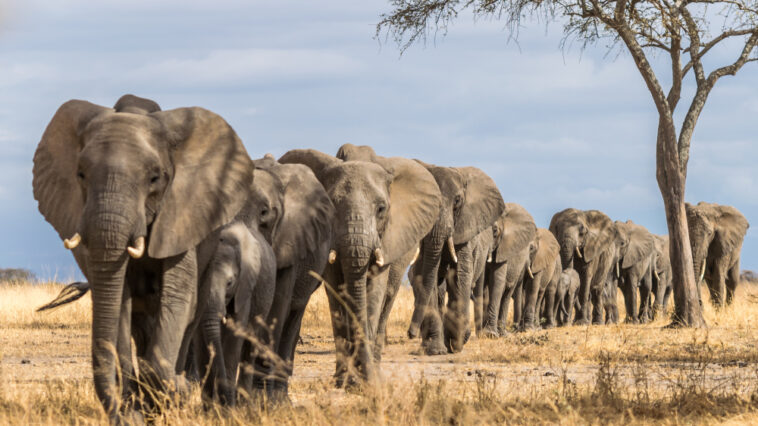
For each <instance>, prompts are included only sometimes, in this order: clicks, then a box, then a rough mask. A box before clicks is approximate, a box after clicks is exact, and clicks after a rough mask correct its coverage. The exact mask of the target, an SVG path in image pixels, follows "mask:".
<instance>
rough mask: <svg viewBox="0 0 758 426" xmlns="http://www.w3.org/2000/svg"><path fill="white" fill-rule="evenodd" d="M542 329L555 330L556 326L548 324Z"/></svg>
mask: <svg viewBox="0 0 758 426" xmlns="http://www.w3.org/2000/svg"><path fill="white" fill-rule="evenodd" d="M542 328H543V329H545V330H549V329H551V328H555V324H553V323H550V322H548V323H545V325H543V326H542Z"/></svg>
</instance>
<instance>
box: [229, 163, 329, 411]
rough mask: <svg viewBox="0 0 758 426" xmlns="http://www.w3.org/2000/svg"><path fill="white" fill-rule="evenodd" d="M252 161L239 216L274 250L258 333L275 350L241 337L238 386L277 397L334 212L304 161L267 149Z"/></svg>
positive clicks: (284, 389) (285, 384)
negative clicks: (272, 286) (283, 159)
mask: <svg viewBox="0 0 758 426" xmlns="http://www.w3.org/2000/svg"><path fill="white" fill-rule="evenodd" d="M254 163H255V171H254V186H253V187H252V188H251V191H252V195H251V198H250V200H248V202H247V203H246V205H245V207H244V208H243V210H242V211H241V212H240V214H239V219H240V220H241V221H242V223H244V224H245V225H246V226H247V228H248V229H249V230H250V231H251V232H260V234H261V235H262V236H263V238H264V239H265V241H267V242H268V243H269V244H270V245H271V247H272V249H273V251H274V257H275V259H276V291H275V293H274V299H273V302H272V305H271V309H270V310H269V314H268V316H267V317H266V319H265V326H266V327H265V328H266V329H265V330H264V331H265V332H261V331H260V330H258V332H259V337H258V338H259V340H260V344H263V345H268V346H270V348H271V350H272V351H273V353H274V354H276V356H275V357H273V359H272V356H271V355H269V356H266V351H264V350H262V348H260V347H256V346H255V345H253V344H252V342H250V341H249V340H248V341H245V343H244V346H243V352H242V359H243V361H245V362H246V363H251V364H253V365H252V367H253V369H252V371H250V370H249V369H244V370H242V371H240V378H239V387H240V388H242V389H244V390H245V391H246V392H247V393H248V394H249V395H254V394H255V393H257V392H259V391H261V390H265V391H266V392H267V396H268V397H269V399H271V400H273V401H275V402H276V401H282V400H286V399H287V398H288V392H289V377H290V376H291V375H292V366H293V363H294V359H295V346H296V344H297V340H298V338H299V337H300V326H301V324H302V319H303V314H304V313H305V308H306V306H307V305H308V302H309V300H310V297H311V295H312V294H313V292H315V291H316V289H317V288H318V287H319V286H320V285H321V281H320V280H319V279H318V278H316V277H314V276H313V273H314V272H315V273H316V274H321V273H322V272H323V271H324V268H325V267H326V264H327V260H328V258H329V250H330V248H331V244H332V232H333V229H334V220H335V213H336V212H335V208H334V205H333V204H332V201H331V200H330V198H329V195H328V194H327V192H326V190H325V189H324V187H323V186H322V185H321V182H319V180H318V179H317V178H316V175H315V174H314V173H313V171H312V170H311V169H310V168H309V167H307V166H304V165H302V164H282V163H279V162H277V161H276V160H275V159H274V158H273V156H270V155H266V156H265V157H264V158H261V159H258V160H255V161H254ZM277 357H278V358H277Z"/></svg>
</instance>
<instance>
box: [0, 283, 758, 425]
mask: <svg viewBox="0 0 758 426" xmlns="http://www.w3.org/2000/svg"><path fill="white" fill-rule="evenodd" d="M59 289H60V286H58V285H46V286H34V287H32V286H6V287H4V288H2V289H0V354H2V361H1V362H0V423H3V422H4V421H9V422H13V423H27V422H29V421H39V422H43V423H45V422H51V421H52V423H58V421H57V420H60V421H63V422H80V421H81V422H84V423H90V422H94V423H98V422H102V421H103V418H102V415H101V413H100V411H99V407H98V404H97V401H96V400H95V398H94V395H93V392H92V390H93V389H92V384H91V375H92V373H91V365H90V355H89V350H90V348H89V343H90V331H89V321H90V319H89V318H90V316H89V309H90V301H89V299H88V298H85V299H82V300H80V301H78V302H76V303H75V304H73V305H70V306H67V307H64V308H60V309H59V310H57V311H55V312H53V313H50V314H36V313H34V312H33V308H34V307H36V306H38V305H41V304H42V303H44V302H45V301H47V300H48V299H50V298H51V297H53V296H54V295H55V294H56V293H57V291H58V290H59ZM322 292H323V289H319V290H318V292H317V294H316V295H315V296H314V300H313V302H312V304H311V305H310V306H309V309H308V312H307V313H306V316H305V319H304V327H303V330H302V333H301V334H302V344H301V345H299V346H298V351H297V355H296V360H295V373H294V377H293V378H292V382H291V383H292V384H291V394H292V395H291V396H292V400H293V406H294V407H295V411H293V412H291V413H290V414H289V415H286V416H285V417H284V418H283V419H284V422H285V423H286V422H291V421H294V422H295V423H298V422H300V421H306V422H313V423H324V422H325V423H334V422H335V421H337V420H338V419H339V418H342V419H343V420H345V418H344V417H343V416H345V415H346V414H344V412H340V413H339V414H334V410H335V408H334V407H352V409H356V410H354V411H350V410H348V411H350V412H353V413H354V417H349V416H348V417H347V419H348V420H347V422H348V423H355V422H357V423H363V422H366V421H369V422H373V421H374V420H376V421H379V422H382V423H395V422H404V421H406V420H407V421H410V422H418V423H435V422H437V421H452V420H455V421H458V420H460V419H465V418H469V419H473V420H474V421H476V422H483V423H489V422H497V421H502V420H517V421H521V422H524V421H525V422H527V423H531V422H533V421H536V422H553V421H559V422H561V421H564V422H569V423H573V422H589V423H593V422H596V421H599V420H600V419H603V418H604V417H605V421H607V422H621V423H627V422H629V421H630V419H634V421H641V422H643V423H647V422H668V421H673V422H679V421H683V420H684V421H687V422H693V421H694V422H699V421H703V422H707V423H710V422H721V421H733V422H743V421H744V422H750V421H752V420H755V419H758V416H756V415H755V414H753V413H754V412H755V411H756V410H758V406H756V404H755V403H754V401H755V400H756V399H758V398H756V397H755V395H758V394H756V393H755V389H756V385H757V384H758V341H756V339H755V335H754V332H753V330H754V326H755V325H758V304H756V302H757V301H758V289H755V288H753V287H751V286H742V287H741V288H740V291H739V294H738V297H737V302H736V303H735V305H734V306H732V307H729V308H727V309H725V310H723V311H721V312H715V311H714V310H713V309H712V308H710V307H708V308H707V310H706V317H707V321H708V323H709V328H708V329H704V330H670V329H663V326H664V325H665V324H666V323H667V321H666V319H665V318H660V319H658V320H657V321H656V322H654V323H652V324H646V325H625V324H624V325H616V326H602V327H599V326H590V327H586V326H583V327H567V328H557V329H553V330H544V331H536V332H528V333H514V334H512V335H510V336H508V337H505V338H501V339H497V340H481V339H476V338H475V337H474V338H472V341H470V342H469V343H468V344H467V345H466V347H465V349H464V351H463V352H462V353H460V354H455V355H445V356H436V357H427V356H423V355H421V354H420V351H419V342H418V341H411V340H408V339H407V338H406V337H405V330H406V328H407V324H408V321H409V318H410V314H411V310H412V307H413V302H412V294H411V292H410V291H409V290H403V291H402V292H401V294H400V295H399V298H398V303H397V305H396V309H395V310H394V312H393V316H392V318H391V320H390V324H389V327H388V330H389V345H387V347H386V348H385V352H384V358H383V362H382V366H381V369H382V375H383V378H384V382H383V383H384V384H383V385H381V386H380V392H379V394H381V397H376V396H371V397H369V396H366V395H360V394H356V393H349V394H348V393H345V392H344V391H342V390H337V389H334V388H333V386H332V383H331V375H332V373H333V371H334V343H333V340H332V338H331V327H330V324H329V319H328V318H329V317H328V309H327V304H326V300H325V297H324V295H323V293H322ZM620 306H623V304H620ZM622 310H623V308H622ZM61 393H66V394H69V395H67V397H69V398H75V399H76V401H75V402H72V401H71V400H69V399H66V398H61V399H60V400H56V399H55V398H52V395H56V397H60V394H61ZM443 396H444V398H443ZM377 398H379V399H377ZM435 398H437V399H438V401H437V404H442V405H443V406H444V407H445V412H446V413H447V414H440V413H436V412H434V413H433V414H428V415H427V414H419V410H418V408H419V407H426V406H434V401H435ZM451 398H452V399H451ZM439 400H441V401H445V402H444V403H442V402H440V401H439ZM690 400H691V401H698V402H697V404H696V405H694V406H688V404H689V402H688V401H690ZM724 400H726V401H728V403H725V402H724ZM40 401H52V402H50V404H51V405H50V406H49V407H47V408H44V409H40V408H39V407H38V405H39V404H40ZM56 401H57V402H56ZM366 401H369V402H370V401H373V402H370V403H368V406H366V404H367V402H366ZM377 401H379V402H377ZM448 402H449V404H448ZM72 404H73V405H74V406H75V407H71V405H72ZM193 404H194V405H191V407H195V408H194V410H200V412H201V413H203V416H206V417H207V416H210V417H209V419H210V420H209V422H210V423H216V422H217V421H218V420H219V418H217V417H214V416H213V415H212V413H211V414H209V413H208V412H203V411H202V410H201V409H199V408H197V406H199V404H198V403H197V402H195V403H193ZM382 404H386V407H385V405H382ZM405 404H410V405H409V406H408V407H405ZM456 404H461V405H460V409H459V410H458V411H456V409H455V407H456ZM470 404H473V405H471V406H469V405H470ZM477 404H478V405H477ZM482 404H484V405H482ZM487 404H490V405H487ZM645 404H647V405H645ZM666 404H668V405H666ZM671 404H674V405H671ZM682 404H684V405H682ZM43 405H44V404H43ZM375 405H378V406H379V407H380V408H376V407H375ZM448 405H449V406H450V407H452V408H449V407H448ZM725 405H728V407H731V408H728V409H727V408H725V407H724V406H725ZM76 407H79V408H78V409H77V408H76ZM381 407H384V408H381ZM397 407H405V408H402V409H401V408H397ZM493 407H496V408H497V409H493ZM602 407H605V408H602ZM645 407H647V408H645ZM667 407H668V408H667ZM600 408H602V409H601V411H599V412H598V411H597V410H598V409H600ZM340 409H342V408H340ZM374 409H376V410H378V411H377V413H379V414H381V416H379V417H376V418H375V417H374V416H373V415H371V416H369V415H368V414H367V413H371V412H372V410H374ZM60 410H63V412H60ZM77 410H80V412H78V411H77ZM190 410H191V409H190ZM297 410H300V411H297ZM448 410H452V411H449V412H448ZM604 410H606V411H604ZM607 410H610V411H607ZM421 411H424V410H421ZM424 412H425V411H424ZM245 413H246V414H244V415H242V414H240V415H239V416H240V417H237V415H236V414H234V415H231V417H224V416H222V417H221V418H225V419H227V420H228V419H234V420H232V421H231V423H237V422H246V421H248V420H249V419H250V416H251V415H254V416H260V417H258V418H257V421H261V422H264V423H266V422H267V420H268V421H274V419H275V418H276V415H272V414H271V413H267V414H266V415H261V413H260V412H256V413H254V414H250V413H247V412H245ZM472 413H475V414H472ZM693 413H694V417H693ZM227 414H228V413H227ZM59 415H63V416H65V417H57V416H59ZM175 415H176V416H175V417H169V418H164V420H166V421H167V422H168V423H173V421H176V420H178V419H182V418H183V417H182V416H185V415H188V414H186V413H179V414H175ZM277 415H278V414H277ZM267 416H268V417H267ZM293 416H294V417H293ZM298 416H304V417H298ZM472 416H473V417H472ZM190 418H191V417H190ZM62 419H65V420H62ZM168 419H173V421H172V420H168ZM214 419H215V420H214ZM456 419H457V420H456ZM281 420H282V419H279V420H276V422H280V421H281ZM605 421H604V422H605Z"/></svg>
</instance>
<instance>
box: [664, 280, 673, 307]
mask: <svg viewBox="0 0 758 426" xmlns="http://www.w3.org/2000/svg"><path fill="white" fill-rule="evenodd" d="M673 290H674V289H673V288H672V287H671V286H670V285H666V291H665V292H664V293H663V310H662V312H664V313H665V312H666V309H668V306H669V299H670V298H671V293H672V292H673Z"/></svg>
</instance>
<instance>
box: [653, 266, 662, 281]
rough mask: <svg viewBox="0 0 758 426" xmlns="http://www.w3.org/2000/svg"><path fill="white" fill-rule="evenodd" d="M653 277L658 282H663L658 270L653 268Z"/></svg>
mask: <svg viewBox="0 0 758 426" xmlns="http://www.w3.org/2000/svg"><path fill="white" fill-rule="evenodd" d="M653 276H654V277H655V280H656V281H660V280H661V277H660V275H658V270H657V269H655V268H653Z"/></svg>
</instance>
